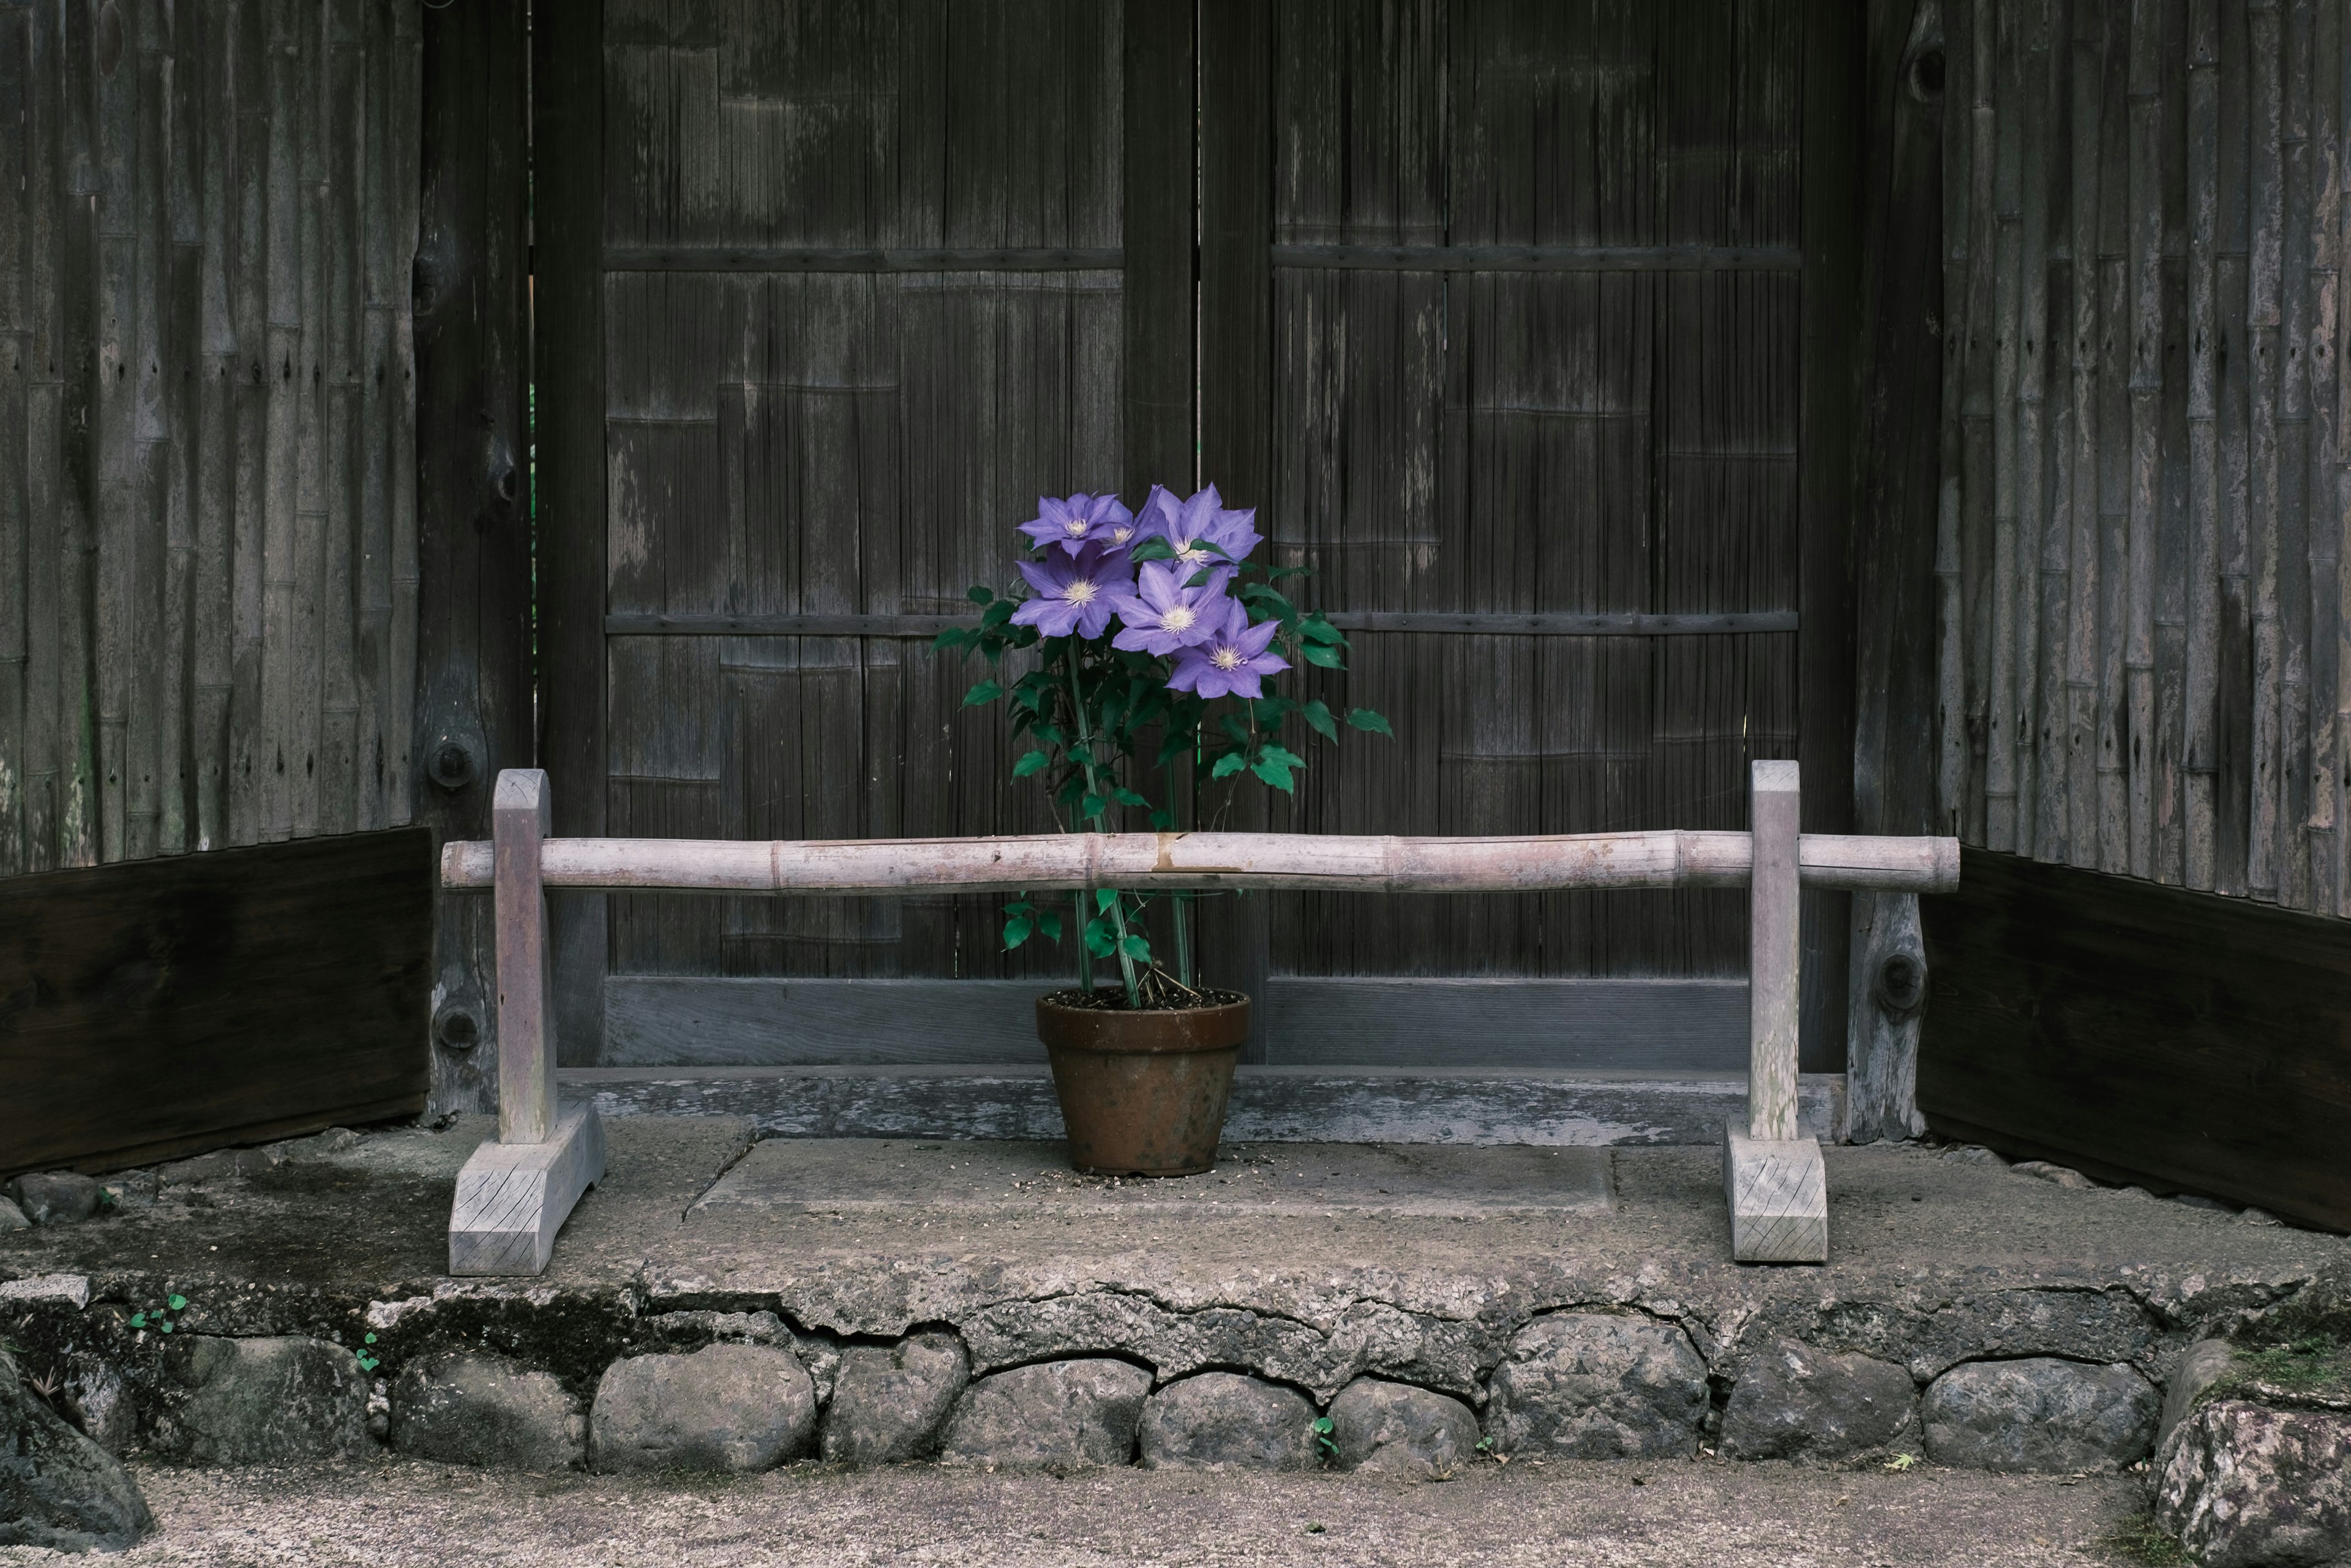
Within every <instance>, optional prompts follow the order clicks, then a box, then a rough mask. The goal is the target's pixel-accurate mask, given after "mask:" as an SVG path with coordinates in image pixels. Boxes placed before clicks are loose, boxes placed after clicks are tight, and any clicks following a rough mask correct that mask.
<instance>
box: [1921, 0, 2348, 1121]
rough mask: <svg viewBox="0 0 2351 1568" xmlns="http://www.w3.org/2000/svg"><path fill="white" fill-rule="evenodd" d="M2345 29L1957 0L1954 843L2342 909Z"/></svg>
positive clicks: (2143, 7) (2099, 3) (1946, 790)
mask: <svg viewBox="0 0 2351 1568" xmlns="http://www.w3.org/2000/svg"><path fill="white" fill-rule="evenodd" d="M2345 24H2346V17H2345V8H2344V6H2343V5H2341V4H2340V3H2339V0H1956V3H1954V4H1953V5H1951V6H1950V8H1949V14H1948V18H1947V25H1948V28H1949V95H1948V102H1949V106H1950V114H1949V133H1948V134H1947V135H1946V136H1945V138H1944V154H1945V162H1944V171H1943V172H1944V188H1945V192H1946V193H1947V201H1948V204H1947V208H1946V227H1945V256H1946V266H1945V283H1944V306H1945V319H1946V320H1947V321H1948V322H1949V332H1948V334H1947V336H1946V340H1945V350H1946V374H1945V382H1944V386H1945V393H1944V400H1943V417H1944V456H1943V491H1942V499H1941V507H1940V528H1939V541H1938V575H1939V577H1940V581H1941V648H1940V653H1939V659H1938V664H1939V671H1940V676H1939V678H1940V683H1941V692H1940V696H1939V701H1938V707H1939V710H1940V737H1939V751H1940V764H1939V777H1938V799H1939V813H1940V816H1941V819H1942V821H1943V822H1944V823H1945V824H1947V826H1946V830H1945V831H1956V832H1958V833H1959V834H1960V835H1961V836H1962V837H1963V838H1964V839H1965V840H1966V841H1968V842H1970V843H1971V844H1980V845H1983V846H1986V847H1988V848H1991V849H1994V850H2005V851H2011V852H2015V853H2018V854H2022V855H2028V856H2031V857H2033V858H2035V859H2039V860H2043V861H2050V862H2064V863H2066V864H2070V865H2074V866H2082V867H2089V868H2094V869H2096V870H2100V871H2105V872H2114V873H2126V874H2128V875H2132V876H2137V877H2144V878H2151V879H2153V880H2155V881H2158V882H2163V883H2176V884H2179V885H2181V886H2184V887H2188V888H2192V889H2199V890H2209V891H2211V892H2216V893H2220V894H2234V895H2242V896H2248V897H2252V898H2255V899H2260V900H2263V901H2270V902H2275V903H2278V904H2285V905H2289V906H2291V907H2294V908H2297V909H2305V910H2313V911H2319V912H2325V913H2328V914H2335V915H2340V914H2345V913H2351V908H2346V898H2351V884H2346V878H2345V875H2344V853H2345V848H2346V838H2345V834H2344V833H2343V832H2342V831H2341V818H2342V813H2343V811H2344V810H2345V806H2346V802H2345V800H2344V799H2343V790H2344V788H2345V769H2344V759H2345V751H2346V740H2351V684H2346V683H2351V660H2346V658H2345V657H2344V656H2343V651H2342V637H2343V634H2344V630H2345V627H2346V623H2351V622H2346V616H2345V613H2344V612H2345V604H2346V593H2351V579H2346V577H2345V575H2344V571H2345V568H2346V566H2351V561H2346V559H2345V557H2344V554H2343V550H2342V541H2343V532H2344V529H2343V523H2344V517H2345V512H2346V504H2351V503H2347V502H2346V497H2351V488H2346V485H2347V484H2351V472H2346V467H2345V462H2344V459H2345V456H2346V447H2345V444H2344V440H2343V436H2344V431H2345V418H2346V408H2345V404H2344V402H2343V400H2344V398H2345V397H2346V395H2351V382H2346V379H2345V378H2344V377H2343V376H2342V375H2341V373H2340V368H2339V367H2340V364H2341V359H2342V350H2343V347H2344V341H2343V334H2344V331H2345V328H2346V321H2345V317H2344V312H2343V310H2342V298H2341V295H2340V291H2339V277H2340V267H2341V259H2342V256H2343V255H2344V249H2345V245H2346V232H2345V227H2344V225H2345V222H2346V218H2351V206H2346V204H2345V202H2344V200H2343V194H2344V193H2343V152H2344V146H2345V134H2346V125H2345V110H2346V99H2345V88H2346V57H2345V49H2346V43H2351V33H2347V32H2346V25H2345ZM1922 1087H1923V1085H1922Z"/></svg>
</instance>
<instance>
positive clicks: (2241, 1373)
mask: <svg viewBox="0 0 2351 1568" xmlns="http://www.w3.org/2000/svg"><path fill="white" fill-rule="evenodd" d="M2222 1382H2223V1383H2224V1384H2241V1383H2246V1382H2252V1383H2262V1384H2267V1385H2269V1386H2270V1387H2272V1388H2279V1389H2283V1390H2285V1391H2286V1392H2287V1393H2290V1394H2314V1393H2317V1392H2319V1391H2320V1390H2323V1389H2339V1388H2345V1387H2351V1346H2346V1345H2345V1344H2343V1343H2341V1342H2340V1341H2338V1340H2333V1339H2327V1338H2325V1337H2323V1336H2319V1335H2312V1336H2309V1337H2306V1338H2304V1339H2298V1340H2296V1341H2294V1343H2292V1344H2278V1345H2265V1346H2262V1348H2260V1349H2258V1350H2239V1351H2238V1352H2237V1359H2236V1365H2235V1366H2234V1367H2232V1368H2231V1376H2229V1377H2227V1378H2224V1379H2222Z"/></svg>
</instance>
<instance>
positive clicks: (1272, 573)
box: [1265, 566, 1314, 582]
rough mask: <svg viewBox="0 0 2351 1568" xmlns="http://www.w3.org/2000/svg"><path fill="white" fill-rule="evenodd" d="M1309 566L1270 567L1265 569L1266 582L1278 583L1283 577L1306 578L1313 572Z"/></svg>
mask: <svg viewBox="0 0 2351 1568" xmlns="http://www.w3.org/2000/svg"><path fill="white" fill-rule="evenodd" d="M1313 570H1314V569H1313V568H1312V567H1311V566H1270V567H1267V568H1266V569H1265V580H1267V581H1268V582H1280V580H1282V579H1283V578H1285V577H1306V576H1310V575H1311V573H1312V572H1313Z"/></svg>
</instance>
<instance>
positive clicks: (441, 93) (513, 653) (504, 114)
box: [412, 0, 533, 1112]
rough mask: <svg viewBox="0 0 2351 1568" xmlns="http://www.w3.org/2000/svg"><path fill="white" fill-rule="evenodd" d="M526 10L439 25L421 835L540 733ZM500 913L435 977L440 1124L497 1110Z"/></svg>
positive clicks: (500, 8)
mask: <svg viewBox="0 0 2351 1568" xmlns="http://www.w3.org/2000/svg"><path fill="white" fill-rule="evenodd" d="M523 22H524V11H523V7H522V5H521V3H520V0H483V3H481V4H471V5H451V6H444V7H441V8H439V9H434V8H432V7H427V8H426V9H425V11H424V13H423V29H424V39H423V42H424V57H423V95H424V106H423V147H422V168H421V175H420V177H421V180H422V182H423V201H422V211H421V219H420V227H419V232H418V235H417V250H416V267H415V274H414V289H415V292H414V308H415V343H416V469H417V475H416V516H417V538H418V556H419V561H418V625H417V639H416V644H417V646H416V658H417V676H418V693H417V706H416V728H415V735H414V749H413V752H412V755H413V758H415V766H416V768H417V770H418V772H419V774H420V775H421V777H420V778H419V779H417V780H416V782H415V784H414V786H413V798H414V800H415V801H416V820H417V821H420V822H422V823H423V824H425V825H426V826H428V827H430V828H431V829H432V830H433V831H434V833H435V834H437V835H438V836H440V837H441V838H444V839H445V838H465V839H477V838H480V837H481V836H482V835H483V834H484V833H485V832H486V831H488V827H489V821H490V789H491V786H492V784H493V782H494V781H495V780H496V778H497V772H498V769H499V768H520V767H528V766H529V765H530V762H531V759H532V752H533V734H532V720H531V627H530V600H531V580H530V579H531V559H530V552H531V538H530V472H529V463H530V457H529V435H528V431H527V429H526V422H527V419H528V396H529V380H530V318H529V284H530V279H529V272H528V248H527V247H528V227H527V224H528V206H527V204H528V199H529V183H528V155H529V145H528V135H527V131H528V127H527V125H526V122H525V114H526V112H527V104H528V78H527V75H526V67H527V63H528V62H527V60H526V58H525V48H526V46H525V42H524V29H523ZM492 973H493V961H492V946H491V930H490V922H489V912H488V910H487V909H486V907H485V906H484V905H483V904H482V901H481V900H479V899H473V900H467V899H451V900H447V901H445V903H444V908H443V909H442V912H441V919H440V921H439V936H438V939H437V942H436V945H435V953H434V987H435V988H437V989H438V990H439V992H440V993H441V998H442V1000H441V1005H440V1007H439V1009H438V1010H437V1011H436V1013H435V1015H434V1052H433V1107H434V1110H435V1111H436V1112H449V1111H486V1110H488V1109H489V1108H490V1107H491V1106H492V1105H493V1104H495V1103H496V1089H497V1052H496V1049H495V1047H494V1046H493V1044H492V1041H493V1040H495V1038H496V1020H495V1019H494V1018H493V1016H492V1015H493V1013H494V1012H495V1006H494V1004H495V1000H496V987H495V984H494V982H493V981H492V979H491V976H492Z"/></svg>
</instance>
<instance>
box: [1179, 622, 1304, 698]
mask: <svg viewBox="0 0 2351 1568" xmlns="http://www.w3.org/2000/svg"><path fill="white" fill-rule="evenodd" d="M1280 628H1281V622H1279V621H1260V622H1258V623H1257V624H1256V625H1254V626H1252V625H1250V624H1249V612H1248V611H1246V610H1244V609H1242V608H1241V601H1239V600H1238V599H1228V600H1226V601H1225V607H1224V612H1223V614H1222V615H1221V616H1219V617H1217V618H1216V620H1215V622H1214V630H1213V631H1211V632H1210V633H1209V634H1208V637H1207V640H1206V641H1204V642H1200V643H1194V644H1193V645H1192V646H1191V647H1188V648H1185V649H1181V650H1179V651H1178V652H1177V653H1176V654H1175V673H1174V674H1171V675H1169V676H1168V677H1167V685H1168V689H1169V690H1171V691H1178V692H1197V693H1198V694H1199V695H1201V696H1203V697H1221V696H1240V697H1249V698H1252V699H1254V698H1257V697H1261V696H1263V695H1265V687H1264V685H1262V678H1263V677H1264V676H1267V675H1278V674H1280V673H1281V672H1282V671H1284V670H1286V669H1288V668H1290V661H1289V660H1287V659H1285V658H1283V657H1282V656H1281V655H1280V654H1279V653H1272V652H1270V644H1271V643H1272V642H1273V634H1274V633H1275V632H1278V631H1280Z"/></svg>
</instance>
